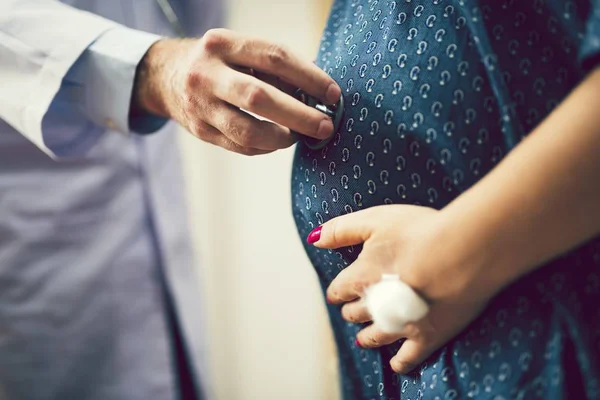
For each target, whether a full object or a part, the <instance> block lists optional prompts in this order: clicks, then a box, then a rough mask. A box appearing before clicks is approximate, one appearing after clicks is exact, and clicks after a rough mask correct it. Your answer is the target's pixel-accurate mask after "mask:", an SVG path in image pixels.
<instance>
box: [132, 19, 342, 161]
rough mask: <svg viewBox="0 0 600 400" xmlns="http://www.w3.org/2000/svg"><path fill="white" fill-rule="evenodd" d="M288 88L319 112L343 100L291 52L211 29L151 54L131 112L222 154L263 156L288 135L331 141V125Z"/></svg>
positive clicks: (158, 46)
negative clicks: (160, 119) (172, 126)
mask: <svg viewBox="0 0 600 400" xmlns="http://www.w3.org/2000/svg"><path fill="white" fill-rule="evenodd" d="M292 88H301V89H303V90H304V91H305V92H306V93H308V94H310V95H312V96H314V97H316V98H318V99H320V100H321V101H323V102H324V103H325V104H334V103H337V102H338V101H339V98H340V95H341V89H340V88H339V86H338V85H337V84H336V83H335V81H334V80H333V79H332V78H331V77H330V76H328V75H327V74H326V73H325V72H323V71H322V70H321V69H320V68H318V67H317V66H316V65H314V64H313V63H312V62H310V61H309V60H304V59H302V58H301V57H299V56H298V55H297V54H295V53H294V52H293V51H291V50H289V49H286V48H285V47H283V46H281V45H278V44H276V43H272V42H268V41H265V40H261V39H258V38H252V37H248V36H245V35H242V34H239V33H236V32H233V31H229V30H225V29H214V30H211V31H208V32H207V33H206V34H205V35H204V36H203V37H202V38H200V39H165V40H161V41H159V42H157V43H155V44H154V45H153V46H152V47H150V50H149V51H148V53H147V54H146V56H145V57H144V59H143V60H142V62H141V64H140V67H139V68H138V73H137V75H136V84H135V88H134V95H133V101H132V108H133V109H137V110H141V111H144V112H150V113H153V114H157V115H162V116H166V117H170V118H173V119H174V120H176V121H177V122H179V123H180V124H181V125H182V126H183V127H184V128H186V129H187V130H188V131H190V132H191V133H192V134H193V135H194V136H196V137H198V138H200V139H202V140H204V141H206V142H209V143H213V144H216V145H218V146H220V147H223V148H225V149H227V150H231V151H234V152H237V153H242V154H246V155H254V154H264V153H269V152H271V151H274V150H277V149H281V148H285V147H289V146H291V145H292V144H293V143H294V142H295V141H296V140H297V138H296V137H295V135H293V134H291V133H290V130H293V131H296V132H299V133H302V134H304V135H307V136H311V137H314V138H319V139H324V138H327V137H329V136H331V135H332V134H333V123H332V122H331V119H330V118H329V117H328V116H326V115H325V114H323V113H322V112H320V111H318V110H316V109H314V108H311V107H308V106H306V105H305V104H303V103H302V102H300V101H298V100H296V99H294V98H293V97H292V96H290V95H289V94H288V93H289V92H290V91H291V90H292ZM242 110H245V111H249V112H250V113H252V114H255V115H259V116H261V117H263V118H266V119H268V120H270V121H273V122H274V123H273V122H270V121H263V120H260V119H257V118H255V117H254V116H252V115H250V114H248V113H246V112H244V111H242Z"/></svg>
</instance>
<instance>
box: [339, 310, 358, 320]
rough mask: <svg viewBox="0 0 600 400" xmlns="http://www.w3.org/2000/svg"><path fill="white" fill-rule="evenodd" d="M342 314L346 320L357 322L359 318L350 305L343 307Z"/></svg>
mask: <svg viewBox="0 0 600 400" xmlns="http://www.w3.org/2000/svg"><path fill="white" fill-rule="evenodd" d="M342 316H343V317H344V318H345V319H346V321H350V322H355V321H356V320H357V319H358V318H357V316H356V314H355V313H354V311H353V310H352V309H351V308H350V307H347V306H345V307H343V308H342Z"/></svg>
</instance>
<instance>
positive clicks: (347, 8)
mask: <svg viewBox="0 0 600 400" xmlns="http://www.w3.org/2000/svg"><path fill="white" fill-rule="evenodd" d="M599 53H600V0H593V1H590V0H573V1H562V0H395V1H391V0H337V1H336V2H335V4H334V6H333V9H332V11H331V15H330V18H329V22H328V25H327V28H326V30H325V33H324V35H323V38H322V43H321V48H320V52H319V56H318V59H317V62H318V63H319V66H320V67H322V68H323V69H324V70H325V71H326V72H328V73H329V74H330V75H331V76H332V77H333V78H334V79H335V80H336V81H337V82H338V83H339V84H340V86H341V87H342V92H343V96H344V98H345V102H346V107H345V115H344V118H343V121H342V125H341V127H340V129H339V130H338V132H337V133H336V135H335V138H334V140H333V141H332V142H331V143H329V144H328V145H327V146H326V147H325V148H323V149H321V150H310V149H309V148H308V147H307V146H306V145H305V144H303V143H302V142H301V143H300V144H299V145H298V147H297V151H296V157H295V160H294V167H293V175H292V200H293V214H294V218H295V220H296V223H297V226H298V231H299V234H300V236H301V238H302V239H304V238H305V237H306V236H307V234H308V233H309V232H310V230H311V229H313V228H314V227H315V226H317V225H319V224H321V223H323V222H324V221H327V220H329V219H331V218H334V217H336V216H338V215H342V214H346V213H349V212H353V211H358V210H362V209H366V208H368V207H372V206H376V205H381V204H392V203H402V204H421V205H426V206H430V207H434V208H438V209H439V208H442V207H444V206H445V205H446V204H448V203H449V202H450V201H452V200H453V199H454V198H455V197H457V196H458V195H459V194H460V193H461V192H463V191H465V190H466V189H468V188H469V187H470V186H472V185H473V184H474V183H475V182H477V181H478V180H479V179H480V178H481V177H483V176H484V175H485V174H487V173H488V172H489V171H490V170H491V169H492V168H494V166H495V165H496V164H498V162H500V161H501V160H502V158H503V156H505V155H506V154H507V153H508V152H509V151H510V150H511V149H512V148H514V146H515V145H517V144H518V143H519V141H520V140H521V139H522V138H523V137H524V136H525V135H527V134H528V133H529V132H531V131H532V130H533V128H534V127H535V126H536V125H537V124H538V123H540V122H541V121H542V120H543V119H544V117H546V116H547V115H548V113H549V112H550V111H551V110H552V109H553V108H554V107H556V105H557V104H559V103H560V102H561V101H562V100H563V99H564V98H565V96H566V95H567V94H568V93H569V91H570V90H572V89H573V88H574V87H575V86H576V85H577V83H578V82H580V81H581V80H582V79H583V77H584V76H585V74H586V73H588V72H589V71H590V70H591V69H592V68H594V67H595V66H596V64H597V63H598V61H599V57H598V55H599ZM598 95H599V96H600V93H599V94H598ZM599 111H600V110H599ZM562 134H564V135H576V134H577V132H562ZM599 157H600V155H599ZM555 161H556V162H561V160H560V159H557V160H555ZM599 179H600V177H599ZM514 184H515V185H519V177H518V176H515V177H514ZM599 210H600V205H599ZM599 212H600V211H599ZM306 251H307V253H308V255H309V257H310V259H311V261H312V263H313V264H314V267H315V269H316V271H317V274H318V276H319V278H320V282H321V284H322V287H323V289H325V288H326V287H327V286H328V285H329V283H330V282H331V281H332V280H333V279H334V278H335V276H336V275H337V274H338V273H339V272H340V271H341V270H342V269H344V268H345V267H346V266H348V265H349V264H350V263H351V262H352V261H354V260H355V259H356V256H357V255H358V253H359V252H360V247H348V248H343V249H339V250H338V251H328V250H319V249H316V248H314V247H312V246H306ZM329 313H330V318H331V323H332V325H333V329H334V332H335V338H336V342H337V346H338V350H339V356H340V368H341V375H342V392H343V396H344V399H345V400H350V399H366V400H370V399H407V400H408V399H411V400H415V399H421V398H423V399H432V400H434V399H435V400H437V399H439V400H450V399H470V398H474V399H495V400H500V399H526V400H529V399H536V398H539V399H546V400H552V399H576V400H578V399H599V398H600V238H597V239H595V240H591V241H590V242H588V243H587V244H586V245H584V246H582V247H580V248H579V249H577V250H575V251H573V252H571V253H569V254H568V255H566V256H564V257H561V258H560V259H557V260H555V261H553V262H551V263H550V264H548V265H546V266H543V267H541V268H540V269H538V270H537V271H536V272H534V273H532V274H530V275H528V276H526V277H524V278H522V279H521V280H520V281H518V282H516V283H515V284H513V285H512V286H510V287H508V288H507V289H506V290H504V291H503V292H502V293H500V294H499V295H498V296H497V297H496V298H495V299H494V300H493V301H492V302H491V304H490V305H489V306H488V308H487V309H486V310H485V311H484V312H483V314H482V315H481V316H480V317H479V318H478V319H476V320H475V321H474V322H473V323H472V324H471V325H470V326H469V327H468V328H467V329H466V330H465V331H464V332H463V333H461V334H460V335H459V336H457V337H456V338H455V339H454V340H452V341H451V342H449V343H448V344H447V345H446V346H445V347H443V348H442V349H440V350H439V351H437V352H436V353H434V354H433V355H432V356H431V357H430V358H429V359H428V360H427V361H426V362H425V363H423V364H422V365H421V367H420V368H417V370H416V371H415V372H414V373H412V374H410V375H405V376H402V375H397V374H394V373H393V371H392V370H391V369H390V367H389V360H390V358H391V357H392V356H393V355H394V354H395V353H396V351H397V349H398V345H397V344H396V345H390V346H386V347H383V348H381V349H375V350H365V349H360V348H357V347H356V346H355V344H354V339H355V335H356V333H357V332H358V331H359V330H360V329H361V328H362V327H361V326H360V325H356V324H350V323H347V322H345V321H343V320H342V318H341V315H340V307H339V306H329Z"/></svg>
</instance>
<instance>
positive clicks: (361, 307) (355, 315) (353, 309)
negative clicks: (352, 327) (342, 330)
mask: <svg viewBox="0 0 600 400" xmlns="http://www.w3.org/2000/svg"><path fill="white" fill-rule="evenodd" d="M342 318H344V319H345V320H346V321H348V322H353V323H355V324H362V323H364V322H369V321H371V314H369V310H367V307H366V306H365V304H364V302H363V301H362V300H355V301H352V302H350V303H346V304H344V306H343V307H342Z"/></svg>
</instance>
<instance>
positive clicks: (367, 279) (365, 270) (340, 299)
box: [327, 250, 381, 304]
mask: <svg viewBox="0 0 600 400" xmlns="http://www.w3.org/2000/svg"><path fill="white" fill-rule="evenodd" d="M368 260H369V257H368V256H367V255H366V252H365V250H363V253H362V254H361V255H360V256H359V257H358V258H357V259H356V261H354V262H353V263H352V264H351V265H349V266H348V267H347V268H346V269H344V270H343V271H341V272H340V273H339V274H338V275H337V276H336V277H335V279H334V280H333V281H332V282H331V284H330V285H329V287H328V288H327V301H328V302H329V303H331V304H340V303H345V302H348V301H352V300H356V299H358V298H360V297H362V296H363V295H364V293H365V290H366V289H367V288H368V287H369V286H371V285H373V284H374V283H375V282H377V281H379V280H380V279H381V269H380V268H377V266H374V265H371V264H370V263H369V262H368Z"/></svg>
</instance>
